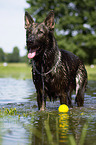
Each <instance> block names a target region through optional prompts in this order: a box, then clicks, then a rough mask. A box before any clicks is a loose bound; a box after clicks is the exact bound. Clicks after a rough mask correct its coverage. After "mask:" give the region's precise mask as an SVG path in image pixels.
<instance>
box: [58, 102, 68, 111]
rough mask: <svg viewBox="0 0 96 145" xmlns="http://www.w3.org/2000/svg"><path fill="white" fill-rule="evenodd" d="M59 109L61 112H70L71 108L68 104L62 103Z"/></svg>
mask: <svg viewBox="0 0 96 145" xmlns="http://www.w3.org/2000/svg"><path fill="white" fill-rule="evenodd" d="M58 111H59V112H68V111H69V108H68V106H67V105H65V104H62V105H60V106H59V108H58Z"/></svg>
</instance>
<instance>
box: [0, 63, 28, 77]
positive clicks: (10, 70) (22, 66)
mask: <svg viewBox="0 0 96 145" xmlns="http://www.w3.org/2000/svg"><path fill="white" fill-rule="evenodd" d="M4 77H5V78H6V77H7V78H8V77H12V78H16V79H31V67H30V66H29V65H28V64H26V63H8V65H7V66H4V65H3V63H0V78H4Z"/></svg>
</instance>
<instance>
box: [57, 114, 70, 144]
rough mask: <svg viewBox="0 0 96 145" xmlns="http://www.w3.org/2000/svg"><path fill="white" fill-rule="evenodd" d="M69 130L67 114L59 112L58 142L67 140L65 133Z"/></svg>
mask: <svg viewBox="0 0 96 145" xmlns="http://www.w3.org/2000/svg"><path fill="white" fill-rule="evenodd" d="M68 130H69V114H68V113H60V114H59V142H60V143H64V142H67V134H68Z"/></svg>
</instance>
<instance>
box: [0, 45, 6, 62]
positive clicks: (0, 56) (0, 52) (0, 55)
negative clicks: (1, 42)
mask: <svg viewBox="0 0 96 145" xmlns="http://www.w3.org/2000/svg"><path fill="white" fill-rule="evenodd" d="M4 60H5V54H4V52H3V49H2V48H0V62H4Z"/></svg>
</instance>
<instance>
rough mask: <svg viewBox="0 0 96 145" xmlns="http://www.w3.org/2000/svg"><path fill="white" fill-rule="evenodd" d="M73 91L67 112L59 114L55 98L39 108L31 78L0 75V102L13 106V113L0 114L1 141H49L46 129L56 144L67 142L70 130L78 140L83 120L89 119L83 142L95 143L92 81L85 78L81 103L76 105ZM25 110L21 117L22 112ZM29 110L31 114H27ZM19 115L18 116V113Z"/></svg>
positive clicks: (95, 85) (95, 87) (19, 144)
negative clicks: (45, 107)
mask: <svg viewBox="0 0 96 145" xmlns="http://www.w3.org/2000/svg"><path fill="white" fill-rule="evenodd" d="M74 100H75V95H74V94H73V95H72V102H73V106H74V107H73V108H70V111H69V113H68V114H59V112H58V107H59V105H60V103H59V100H57V101H56V102H54V103H53V102H49V101H48V100H47V110H46V111H44V112H39V111H38V108H37V101H36V93H35V88H34V85H33V82H32V80H17V79H13V78H0V106H1V110H3V109H4V108H9V109H10V108H16V110H17V113H18V114H17V115H15V116H12V115H4V116H3V117H1V118H0V144H1V145H13V144H14V145H37V144H38V145H48V144H49V145H51V144H52V142H49V140H48V137H47V130H46V129H45V128H46V125H47V129H48V124H49V130H50V132H51V136H52V141H53V143H54V142H55V145H56V143H57V144H60V145H66V144H68V143H67V141H68V139H69V136H70V135H71V134H72V135H73V136H74V138H75V140H76V143H77V144H78V143H79V141H80V136H81V132H82V128H83V126H84V124H85V123H86V122H87V121H88V120H89V126H88V128H87V135H86V138H85V142H84V145H90V144H91V145H95V144H96V82H95V81H89V83H88V88H87V92H86V93H85V102H84V107H76V105H75V104H74ZM24 113H25V114H27V116H26V117H25V116H24V115H23V114H24ZM30 114H31V115H30ZM19 115H20V117H19V119H18V116H19Z"/></svg>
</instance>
